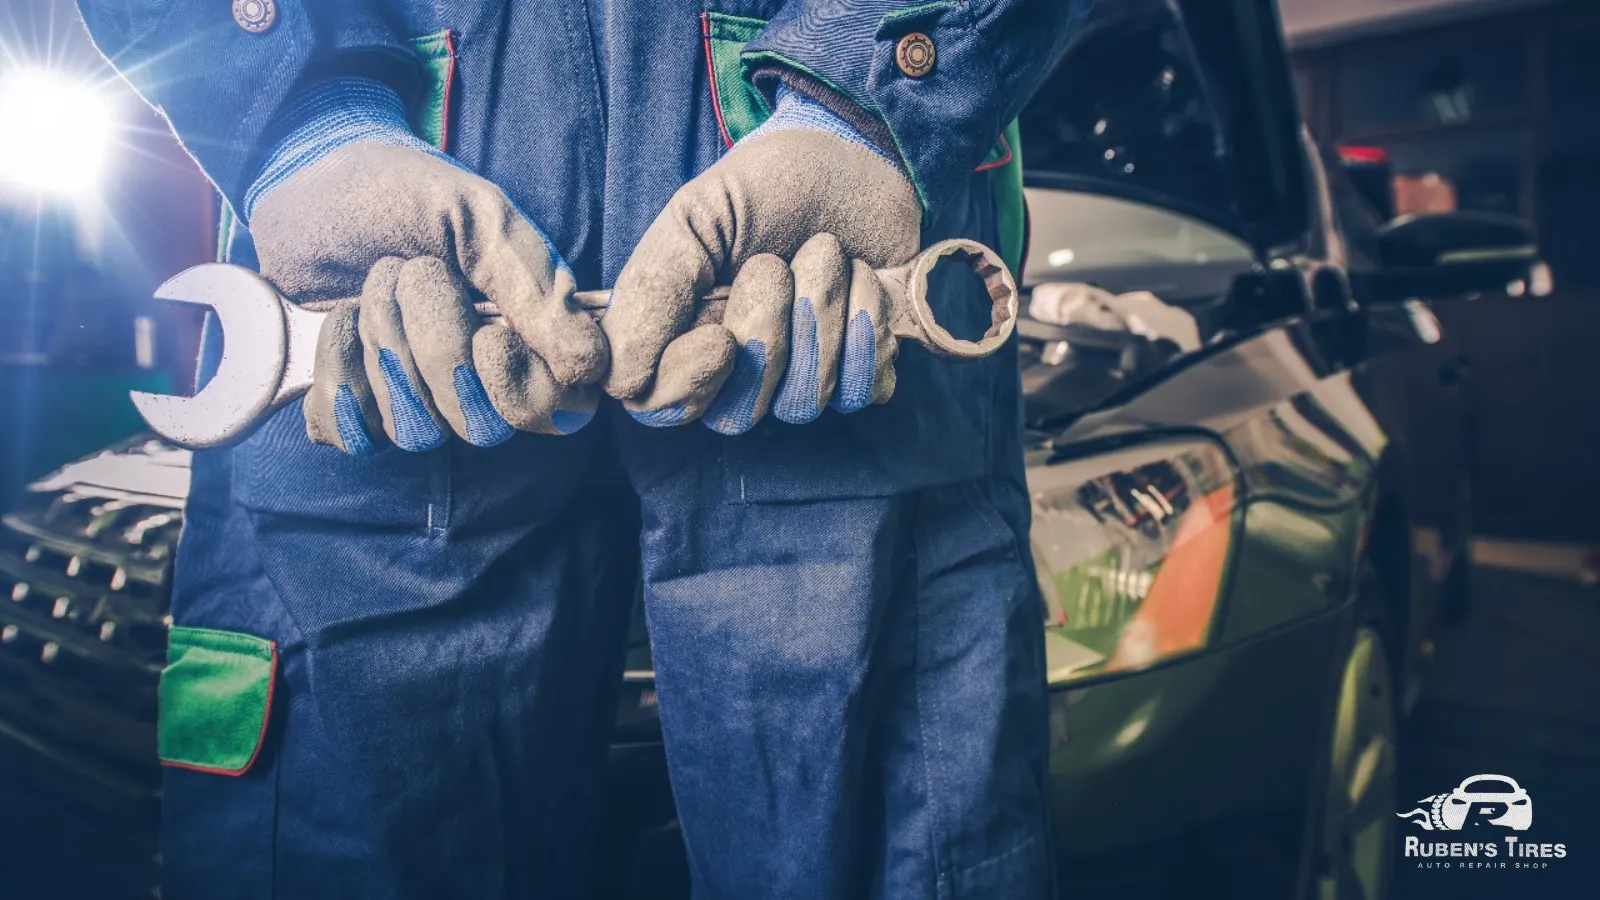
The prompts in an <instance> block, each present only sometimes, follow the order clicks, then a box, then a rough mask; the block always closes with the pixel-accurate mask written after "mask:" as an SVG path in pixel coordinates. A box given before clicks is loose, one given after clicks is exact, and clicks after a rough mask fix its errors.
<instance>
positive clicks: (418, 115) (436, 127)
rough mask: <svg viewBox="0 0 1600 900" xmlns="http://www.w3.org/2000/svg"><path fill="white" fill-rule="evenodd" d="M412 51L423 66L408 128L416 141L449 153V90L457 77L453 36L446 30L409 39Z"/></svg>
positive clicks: (454, 37)
mask: <svg viewBox="0 0 1600 900" xmlns="http://www.w3.org/2000/svg"><path fill="white" fill-rule="evenodd" d="M411 49H412V50H413V51H415V52H416V54H417V58H418V59H419V60H421V62H422V72H423V77H424V80H425V83H424V85H423V91H422V94H421V95H420V96H419V97H418V105H417V108H416V109H415V110H413V111H412V114H411V118H412V122H411V127H412V129H413V130H415V131H416V133H417V137H420V138H422V139H423V140H425V141H427V142H428V143H430V144H432V145H433V146H435V147H437V148H438V149H440V150H448V149H449V147H447V146H446V145H447V144H448V143H449V140H450V87H451V85H452V84H453V83H454V82H455V76H456V36H455V32H453V31H451V30H450V29H448V28H447V29H445V30H444V31H441V32H439V33H437V34H429V35H424V36H423V37H418V38H412V39H411Z"/></svg>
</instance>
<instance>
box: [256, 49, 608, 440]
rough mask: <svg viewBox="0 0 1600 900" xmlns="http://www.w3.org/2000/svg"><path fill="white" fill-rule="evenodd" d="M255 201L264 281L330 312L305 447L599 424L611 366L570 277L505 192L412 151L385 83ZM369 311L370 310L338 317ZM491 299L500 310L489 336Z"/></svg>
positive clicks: (348, 92) (276, 172)
mask: <svg viewBox="0 0 1600 900" xmlns="http://www.w3.org/2000/svg"><path fill="white" fill-rule="evenodd" d="M289 118H290V120H291V122H292V123H293V124H292V125H291V126H290V127H289V128H288V129H287V136H286V137H284V138H283V139H282V140H281V141H280V142H279V143H278V144H277V146H276V147H275V149H274V150H273V152H272V153H271V155H270V156H269V158H268V161H267V163H266V164H265V166H264V167H263V169H262V174H261V175H260V177H259V178H258V179H257V181H256V183H255V184H254V186H253V187H252V188H251V189H250V191H249V193H248V194H247V196H246V197H245V214H246V216H247V218H248V221H249V225H250V231H251V234H252V235H253V237H254V238H255V244H256V252H257V256H258V257H259V259H260V262H261V273H262V274H263V275H264V276H266V277H267V278H268V279H269V280H271V281H272V282H273V283H274V284H276V285H277V286H278V288H279V289H280V290H281V291H283V292H284V294H285V295H286V296H288V297H289V298H291V299H293V300H295V301H296V302H301V303H306V304H307V305H321V306H326V307H327V308H328V310H329V314H328V316H327V318H326V320H325V321H324V324H323V327H322V332H321V334H320V336H319V343H318V347H317V358H316V372H315V380H314V382H313V386H312V388H311V390H310V392H309V393H308V394H307V395H306V402H305V415H306V432H307V434H308V435H309V437H310V439H311V440H312V441H314V442H317V443H323V444H331V445H333V446H336V447H339V448H340V449H342V450H344V451H345V452H347V453H366V452H371V451H372V450H374V449H375V448H376V446H377V445H376V443H375V440H374V437H375V436H376V435H377V434H378V431H379V429H380V428H381V429H382V432H383V433H384V434H386V435H388V437H389V439H390V440H391V441H393V442H394V443H395V444H396V445H397V446H399V447H401V448H402V449H405V450H428V449H432V448H434V447H438V446H440V445H441V444H443V443H444V442H445V440H446V439H447V436H448V434H449V433H450V432H454V433H455V434H457V435H459V436H461V437H462V438H463V439H465V440H467V441H468V442H470V443H473V444H476V445H478V446H489V445H492V444H497V443H500V442H501V441H504V440H506V439H508V438H510V437H511V435H512V434H513V431H514V430H521V431H538V432H546V433H562V434H567V433H571V432H573V431H576V430H577V429H578V428H581V427H582V426H583V425H584V424H585V423H587V422H588V420H589V419H590V418H591V417H592V416H593V414H594V410H595V406H596V404H597V401H598V398H599V390H598V384H597V382H598V381H599V379H600V377H601V376H602V374H603V373H604V371H605V367H606V363H607V353H606V345H605V339H604V335H602V334H601V332H600V330H599V327H598V326H597V325H596V324H595V323H594V321H593V319H592V318H590V317H589V316H588V315H587V314H586V313H584V312H583V311H582V310H580V309H578V308H577V306H576V305H575V304H574V302H573V296H572V295H573V292H574V283H573V276H572V273H571V272H570V271H569V270H568V268H567V266H566V264H565V263H564V262H563V261H562V259H561V257H560V255H559V254H558V253H557V251H556V249H555V248H554V247H553V246H551V244H550V242H549V241H548V240H547V239H546V238H545V236H544V235H543V234H541V233H540V232H539V230H538V229H537V228H536V227H535V226H534V225H533V223H531V222H529V221H528V219H527V218H526V217H525V216H524V215H523V214H522V212H521V211H520V210H518V209H517V208H516V206H515V204H513V203H512V201H511V200H510V199H509V198H508V197H506V195H505V193H504V192H502V191H501V190H500V189H499V188H498V187H496V186H495V185H493V184H491V183H490V182H488V181H486V180H484V179H482V178H480V177H478V176H477V175H475V174H473V173H472V172H470V171H468V170H467V169H466V168H465V167H463V166H461V165H460V164H458V163H456V162H455V161H454V160H452V159H451V158H449V157H448V156H445V155H444V154H442V153H440V152H438V151H436V150H435V149H433V148H432V147H431V146H429V145H428V144H426V143H424V142H423V141H421V140H420V139H418V138H416V137H414V136H413V135H412V134H411V133H410V132H409V130H407V126H406V122H405V115H404V108H403V105H402V104H401V101H400V98H399V97H398V96H397V95H396V94H395V93H394V92H393V91H391V90H389V89H388V88H386V87H384V86H382V85H380V84H377V83H376V82H371V81H365V80H359V79H343V80H339V81H335V82H331V83H329V84H326V85H322V86H320V87H319V88H317V89H316V90H315V91H313V92H312V93H310V94H308V95H307V96H305V97H303V98H302V99H301V100H300V101H299V102H298V103H297V105H296V108H295V109H294V110H293V111H291V113H290V114H289ZM353 296H359V298H360V299H359V303H348V302H331V301H334V300H335V299H336V298H347V297H353ZM476 300H488V301H491V302H493V303H494V304H495V305H496V306H497V307H499V312H500V314H501V315H502V316H503V317H504V319H503V320H502V321H501V322H498V323H495V324H492V325H485V324H484V323H483V320H482V319H481V318H480V317H479V316H478V314H477V313H476V312H475V311H474V308H473V304H474V301H476Z"/></svg>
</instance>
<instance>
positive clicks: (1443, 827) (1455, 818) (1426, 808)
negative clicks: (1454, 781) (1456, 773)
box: [1396, 775, 1567, 869]
mask: <svg viewBox="0 0 1600 900" xmlns="http://www.w3.org/2000/svg"><path fill="white" fill-rule="evenodd" d="M1396 815H1398V816H1399V817H1400V818H1402V819H1405V820H1406V821H1408V822H1410V823H1411V824H1412V825H1415V826H1417V827H1418V828H1421V829H1422V830H1423V831H1434V832H1438V831H1452V832H1457V833H1459V835H1460V836H1461V837H1466V838H1477V840H1465V841H1453V840H1433V839H1429V838H1424V837H1421V836H1419V835H1416V834H1408V835H1406V836H1405V855H1406V856H1407V857H1422V858H1426V859H1428V861H1426V862H1424V861H1423V859H1418V860H1417V868H1419V869H1420V868H1429V869H1454V868H1460V869H1510V868H1515V869H1544V868H1548V867H1549V865H1550V864H1549V863H1548V862H1546V860H1548V859H1564V858H1566V855H1567V845H1566V844H1551V843H1541V842H1535V841H1531V840H1527V839H1525V838H1521V837H1518V836H1517V835H1515V834H1509V833H1505V832H1517V831H1527V830H1528V829H1529V828H1531V827H1533V798H1532V797H1530V796H1528V792H1527V790H1526V789H1524V788H1523V787H1522V785H1520V784H1517V781H1516V779H1514V778H1508V777H1507V776H1505V775H1474V776H1472V777H1471V778H1468V779H1466V780H1465V781H1463V782H1461V783H1460V784H1458V785H1456V787H1455V789H1454V790H1452V791H1447V792H1445V793H1442V794H1429V795H1428V796H1426V797H1423V798H1422V799H1421V800H1418V801H1417V808H1416V809H1413V810H1411V811H1410V812H1403V813H1396ZM1441 837H1442V835H1441Z"/></svg>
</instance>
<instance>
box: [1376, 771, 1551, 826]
mask: <svg viewBox="0 0 1600 900" xmlns="http://www.w3.org/2000/svg"><path fill="white" fill-rule="evenodd" d="M1417 803H1418V804H1419V805H1418V806H1417V808H1416V809H1413V810H1412V811H1410V812H1407V813H1399V814H1398V815H1399V816H1400V818H1402V819H1409V820H1410V821H1411V823H1412V824H1413V825H1421V826H1422V827H1423V828H1424V829H1425V830H1427V831H1462V830H1465V829H1469V828H1476V827H1478V826H1481V825H1498V826H1500V827H1501V828H1510V829H1512V830H1514V831H1527V830H1528V828H1529V827H1530V826H1531V825H1533V798H1532V797H1529V796H1528V792H1527V791H1525V790H1523V788H1522V786H1521V785H1519V784H1517V782H1516V781H1515V780H1514V779H1511V778H1507V777H1506V776H1504V775H1474V776H1472V777H1471V778H1468V779H1467V780H1466V781H1463V782H1461V784H1459V785H1457V786H1456V789H1455V790H1453V791H1451V792H1449V793H1447V794H1431V795H1429V796H1427V797H1423V798H1422V799H1421V800H1418V801H1417Z"/></svg>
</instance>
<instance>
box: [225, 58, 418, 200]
mask: <svg viewBox="0 0 1600 900" xmlns="http://www.w3.org/2000/svg"><path fill="white" fill-rule="evenodd" d="M268 133H269V135H272V136H273V137H272V139H273V144H272V150H271V151H270V152H269V153H268V154H267V157H266V159H265V161H264V162H263V163H262V166H261V170H260V173H259V174H258V175H257V176H256V177H255V179H254V180H253V181H252V182H251V184H250V187H249V189H248V190H247V191H245V194H244V208H243V210H242V212H243V214H244V217H245V220H246V221H248V220H249V219H250V217H251V216H252V215H253V214H254V212H255V208H256V206H257V205H258V204H259V203H260V202H261V201H262V199H263V198H265V197H266V196H267V195H268V194H269V193H271V192H272V190H273V188H275V187H277V186H278V185H280V184H282V183H283V182H284V181H286V180H288V179H289V178H290V177H291V176H293V175H295V174H297V173H299V172H302V171H304V170H306V169H308V168H310V167H312V166H314V165H316V164H317V163H318V162H320V161H322V160H324V159H326V158H327V157H328V156H329V154H331V153H333V151H335V150H338V149H339V148H340V147H344V146H347V145H349V144H354V143H362V142H365V143H376V144H384V145H387V146H396V147H410V148H412V149H415V150H418V151H421V152H424V153H432V154H436V155H438V151H436V150H434V148H433V147H432V146H430V145H429V144H428V143H427V142H426V141H424V140H422V139H421V138H419V137H417V136H416V135H414V134H412V132H411V128H410V126H409V125H408V124H407V121H406V105H405V102H404V101H402V100H401V99H400V95H399V94H397V93H395V91H394V90H393V89H391V88H390V87H388V86H387V85H385V84H383V83H382V82H378V81H372V80H370V79H366V78H335V79H331V80H328V81H325V82H321V83H319V84H317V85H316V86H315V87H313V88H311V89H310V90H307V91H305V92H303V93H301V94H300V95H298V96H297V97H296V98H295V99H294V100H293V101H292V102H290V103H289V104H288V105H287V106H286V107H285V109H284V111H283V113H282V114H281V115H280V116H279V117H278V118H277V119H276V120H275V121H274V126H273V128H272V129H271V130H270V131H269V132H268Z"/></svg>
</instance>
